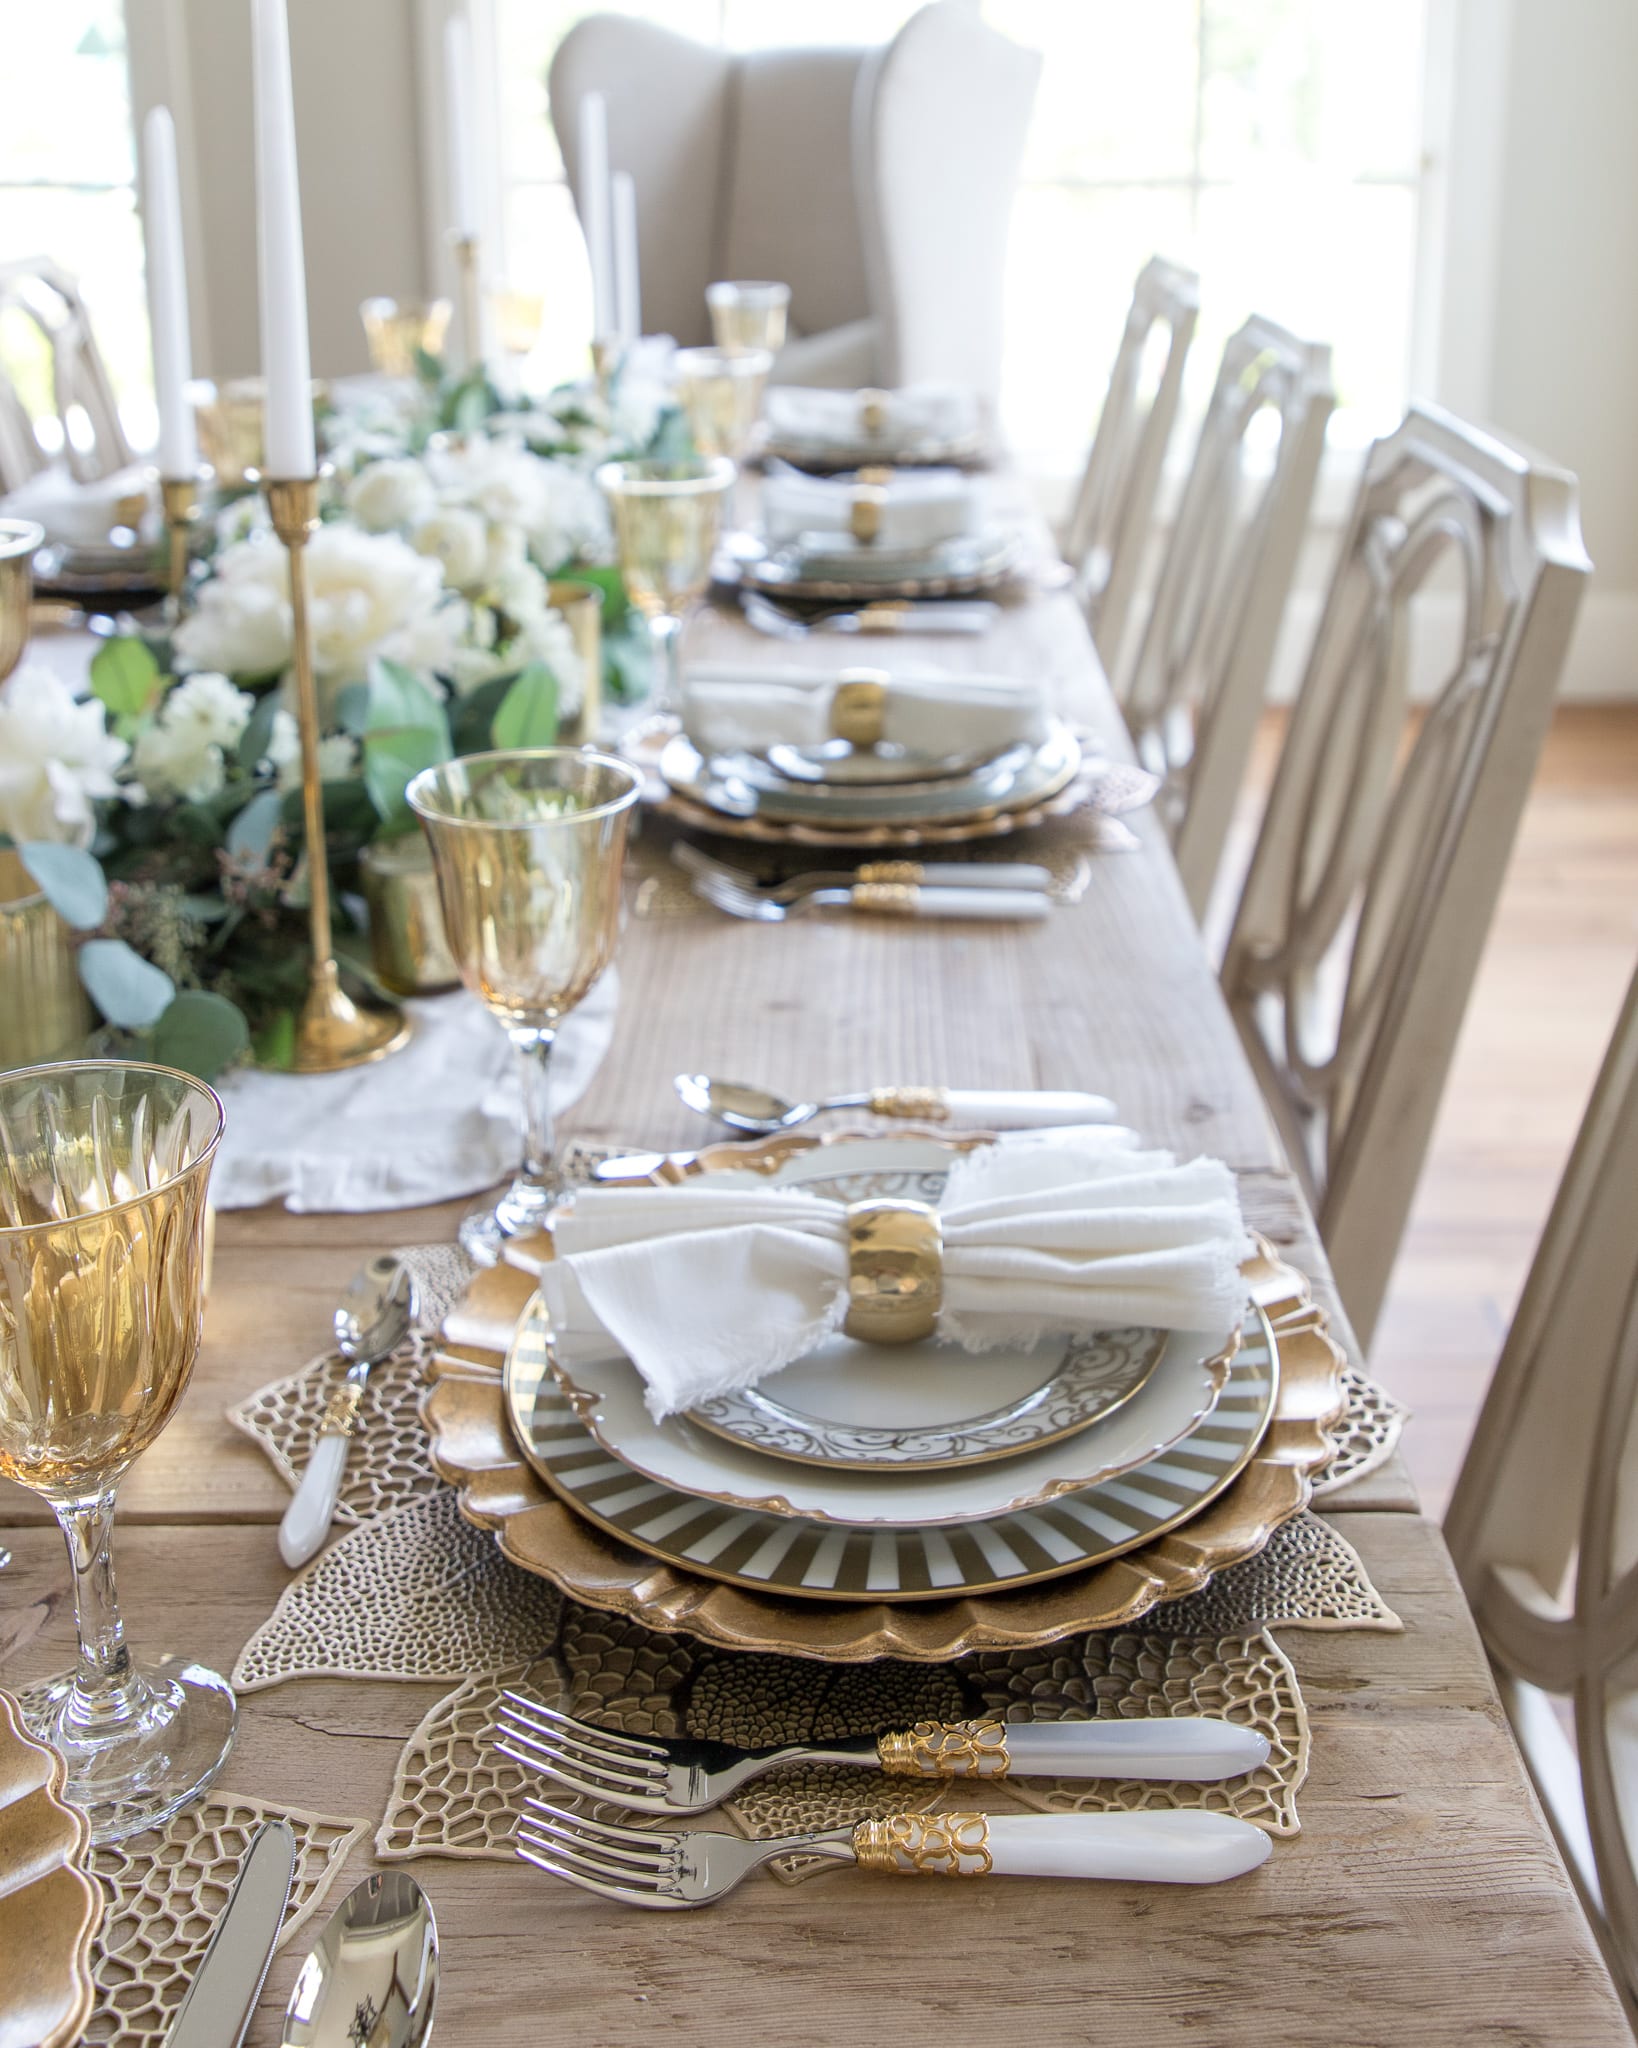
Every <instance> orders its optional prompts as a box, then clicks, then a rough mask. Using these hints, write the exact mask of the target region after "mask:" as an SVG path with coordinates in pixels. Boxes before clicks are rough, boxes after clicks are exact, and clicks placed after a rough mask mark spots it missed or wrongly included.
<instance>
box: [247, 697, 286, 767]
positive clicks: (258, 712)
mask: <svg viewBox="0 0 1638 2048" xmlns="http://www.w3.org/2000/svg"><path fill="white" fill-rule="evenodd" d="M278 711H279V700H278V698H277V697H276V696H273V695H272V694H269V695H268V696H266V697H262V698H260V699H258V701H257V705H256V708H255V710H254V711H253V712H251V714H250V723H249V724H248V725H247V726H246V727H245V729H244V732H243V733H242V734H241V736H240V739H239V766H240V767H241V768H243V769H245V770H247V771H248V772H249V773H250V774H252V775H254V774H255V772H256V770H257V769H258V768H259V767H260V766H261V764H262V762H263V761H265V760H266V758H267V750H268V748H269V747H270V746H271V745H272V744H273V721H274V719H275V718H276V717H277V716H278Z"/></svg>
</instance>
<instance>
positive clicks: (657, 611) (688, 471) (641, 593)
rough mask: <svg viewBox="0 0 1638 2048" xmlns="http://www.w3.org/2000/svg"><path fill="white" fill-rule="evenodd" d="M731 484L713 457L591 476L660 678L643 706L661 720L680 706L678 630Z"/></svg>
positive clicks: (700, 587) (619, 466) (704, 569)
mask: <svg viewBox="0 0 1638 2048" xmlns="http://www.w3.org/2000/svg"><path fill="white" fill-rule="evenodd" d="M734 476H735V470H734V465H733V464H732V463H731V462H730V461H728V460H727V458H726V457H725V456H720V455H716V456H705V457H702V458H701V459H700V460H699V461H696V462H649V461H637V462H605V463H604V464H603V466H602V468H601V469H600V470H598V472H597V481H598V483H599V484H600V485H601V486H602V488H603V490H604V492H605V493H606V494H607V496H608V498H609V501H610V503H611V504H612V505H613V507H614V533H615V540H616V542H617V544H618V546H619V551H620V573H621V575H622V577H623V578H624V580H625V586H626V595H627V597H629V598H630V599H631V601H632V603H633V604H634V605H635V606H636V607H637V609H638V610H639V611H640V612H641V613H642V615H643V617H644V619H645V620H646V621H647V623H648V629H649V632H650V633H651V634H652V635H653V638H654V645H655V652H656V654H657V656H658V658H659V676H658V680H657V684H656V687H655V689H654V692H653V695H652V698H651V700H650V701H651V704H652V707H653V710H654V712H655V713H656V714H657V715H658V716H660V717H664V716H665V715H666V714H668V713H670V712H672V711H674V710H675V708H676V706H677V704H678V702H679V701H680V698H681V688H680V675H681V669H682V662H681V646H680V642H681V639H682V630H683V626H684V624H685V623H686V622H687V618H688V615H689V613H690V612H691V611H692V610H693V608H694V606H695V605H696V604H698V602H699V600H700V599H701V598H702V597H703V596H704V595H705V589H706V585H707V584H708V583H709V581H710V580H711V557H712V555H713V554H714V553H715V552H716V546H717V537H718V535H719V534H720V533H721V531H722V508H723V501H724V500H725V499H726V498H727V496H728V494H729V492H730V491H732V489H733V487H734Z"/></svg>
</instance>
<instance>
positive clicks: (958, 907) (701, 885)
mask: <svg viewBox="0 0 1638 2048" xmlns="http://www.w3.org/2000/svg"><path fill="white" fill-rule="evenodd" d="M693 890H694V894H695V895H696V896H698V897H700V898H701V899H702V900H703V901H705V902H706V903H709V904H711V905H712V907H713V908H714V909H717V910H720V911H722V912H724V913H725V914H726V915H727V916H729V917H743V918H746V919H748V920H749V921H750V922H752V923H754V924H783V923H784V922H785V921H786V919H787V918H792V917H803V916H805V915H806V914H807V913H808V912H809V911H810V910H849V911H864V912H867V913H870V914H873V915H876V916H880V917H903V918H963V919H967V918H989V919H994V920H996V921H997V922H1001V923H1007V924H1019V923H1030V922H1033V921H1034V920H1036V919H1038V918H1043V917H1046V916H1047V915H1048V914H1049V913H1050V911H1051V910H1052V907H1053V906H1052V898H1051V897H1050V896H1045V895H1042V894H1041V893H1040V892H1039V891H1036V890H1028V889H921V888H917V887H916V885H915V884H914V883H913V882H855V883H854V884H853V885H852V886H851V887H850V888H846V889H810V890H808V892H807V893H806V894H805V895H802V896H795V897H791V898H789V899H788V900H786V901H783V902H777V901H775V900H774V899H773V898H772V897H770V896H764V895H762V894H760V893H759V892H758V891H757V890H755V889H744V888H741V887H740V886H739V885H738V884H737V883H734V882H725V881H724V880H723V879H722V877H721V876H720V875H695V876H694V878H693Z"/></svg>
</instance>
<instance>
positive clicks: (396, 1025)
mask: <svg viewBox="0 0 1638 2048" xmlns="http://www.w3.org/2000/svg"><path fill="white" fill-rule="evenodd" d="M264 488H265V489H266V492H267V509H268V512H269V514H270V515H271V517H272V521H273V531H274V532H275V533H276V534H277V535H278V537H279V539H280V541H281V542H282V543H283V545H284V548H285V551H286V553H287V554H288V556H289V558H290V617H291V627H292V639H293V642H294V650H293V652H294V666H295V671H296V709H297V716H298V722H299V724H300V727H301V793H302V814H303V821H304V825H305V829H306V838H307V895H308V905H309V915H310V919H311V924H312V933H313V964H312V968H311V971H310V973H309V977H308V983H307V1000H306V1001H305V1002H304V1003H303V1004H302V1008H301V1015H300V1017H299V1018H298V1019H297V1022H296V1047H295V1055H294V1058H293V1059H292V1061H291V1065H292V1066H293V1067H294V1069H295V1071H296V1072H297V1073H298V1074H334V1073H339V1072H340V1071H341V1070H342V1069H343V1068H346V1067H361V1066H364V1065H366V1064H367V1063H368V1062H369V1061H371V1060H379V1059H384V1058H385V1057H386V1055H387V1054H388V1053H390V1052H396V1051H397V1049H398V1048H399V1047H400V1046H401V1045H403V1044H404V1043H405V1042H406V1041H407V1040H408V1038H409V1035H410V1024H409V1019H408V1018H407V1017H406V1016H405V1015H404V1013H403V1011H402V1010H400V1009H398V1008H396V1007H395V1006H393V1005H391V1004H382V1005H380V1006H378V1007H377V1006H370V1007H365V1006H362V1005H360V1004H357V1003H355V1002H353V1000H352V999H351V997H349V996H348V995H346V994H345V993H344V991H343V989H342V987H341V978H340V975H339V974H338V972H337V969H336V961H335V949H334V947H333V945H332V943H331V932H330V869H329V864H328V862H327V861H326V859H325V852H324V784H323V781H322V779H321V777H320V774H319V711H318V683H317V679H316V678H315V676H314V674H313V642H312V633H311V628H310V626H309V623H308V616H307V555H306V550H307V543H308V540H309V538H310V537H311V535H312V533H313V530H314V528H315V527H316V526H317V525H318V495H319V484H318V478H317V477H316V476H311V477H274V478H269V479H268V481H267V483H266V485H265V486H264Z"/></svg>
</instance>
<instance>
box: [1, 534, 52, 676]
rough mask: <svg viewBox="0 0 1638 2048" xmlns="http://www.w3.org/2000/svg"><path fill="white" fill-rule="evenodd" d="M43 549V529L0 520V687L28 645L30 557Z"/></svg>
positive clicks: (31, 596)
mask: <svg viewBox="0 0 1638 2048" xmlns="http://www.w3.org/2000/svg"><path fill="white" fill-rule="evenodd" d="M44 545H45V528H44V527H43V526H36V525H35V523H34V521H33V520H32V519H0V683H3V682H4V681H5V679H6V677H7V676H9V675H10V674H11V672H12V670H13V669H14V668H15V667H16V666H17V664H18V662H20V661H21V660H22V658H23V649H24V648H25V647H26V646H27V645H28V632H29V607H30V606H31V605H32V604H33V602H34V557H35V554H36V552H37V550H39V549H40V548H42V547H44Z"/></svg>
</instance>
